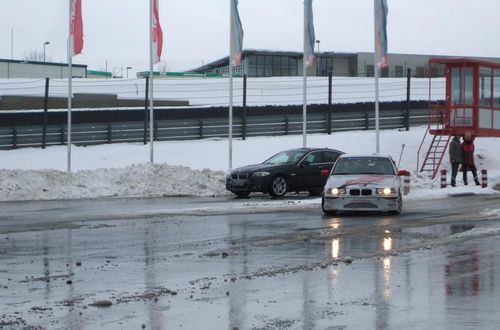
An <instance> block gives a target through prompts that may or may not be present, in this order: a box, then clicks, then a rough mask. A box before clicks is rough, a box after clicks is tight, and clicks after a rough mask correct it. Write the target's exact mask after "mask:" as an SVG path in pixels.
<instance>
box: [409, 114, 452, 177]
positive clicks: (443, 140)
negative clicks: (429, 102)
mask: <svg viewBox="0 0 500 330" xmlns="http://www.w3.org/2000/svg"><path fill="white" fill-rule="evenodd" d="M445 122H446V121H445V114H444V108H443V107H442V106H441V105H439V104H436V105H434V106H432V107H431V108H430V109H429V124H428V126H427V130H426V132H425V135H424V138H423V139H422V143H420V148H419V149H418V155H417V169H418V171H419V172H427V173H429V176H430V177H431V178H432V179H434V178H435V177H436V175H437V174H438V172H439V167H440V166H441V162H442V161H443V158H444V155H445V153H446V150H447V149H448V143H449V142H450V139H451V136H452V132H451V130H449V129H446V128H445V127H444V123H445ZM429 133H430V134H429ZM430 136H432V140H431V142H430V144H429V148H428V149H427V152H425V156H424V158H423V162H422V163H421V162H420V158H421V155H422V153H421V152H422V150H423V147H424V145H427V144H428V142H427V140H428V139H429V138H430Z"/></svg>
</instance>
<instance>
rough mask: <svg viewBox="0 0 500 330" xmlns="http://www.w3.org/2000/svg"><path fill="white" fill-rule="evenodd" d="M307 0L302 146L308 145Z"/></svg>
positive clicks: (303, 68)
mask: <svg viewBox="0 0 500 330" xmlns="http://www.w3.org/2000/svg"><path fill="white" fill-rule="evenodd" d="M307 35H308V31H307V0H305V1H304V55H303V59H302V70H303V91H302V95H303V100H302V102H303V106H302V147H304V148H305V147H307V41H308V40H307Z"/></svg>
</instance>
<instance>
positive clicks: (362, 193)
mask: <svg viewBox="0 0 500 330" xmlns="http://www.w3.org/2000/svg"><path fill="white" fill-rule="evenodd" d="M349 195H351V196H371V195H372V190H371V189H351V190H349Z"/></svg>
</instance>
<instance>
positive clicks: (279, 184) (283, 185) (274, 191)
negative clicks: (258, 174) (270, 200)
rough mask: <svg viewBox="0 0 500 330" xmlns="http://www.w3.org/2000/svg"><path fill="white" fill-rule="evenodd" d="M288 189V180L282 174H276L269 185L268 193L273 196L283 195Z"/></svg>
mask: <svg viewBox="0 0 500 330" xmlns="http://www.w3.org/2000/svg"><path fill="white" fill-rule="evenodd" d="M287 189H288V182H287V181H286V178H285V177H284V176H283V175H277V176H275V177H274V178H272V180H271V183H270V185H269V194H270V195H271V196H273V197H283V196H285V194H286V192H287Z"/></svg>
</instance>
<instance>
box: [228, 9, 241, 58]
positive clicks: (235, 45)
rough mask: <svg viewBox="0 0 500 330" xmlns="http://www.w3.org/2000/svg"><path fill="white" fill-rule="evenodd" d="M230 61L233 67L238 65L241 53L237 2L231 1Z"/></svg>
mask: <svg viewBox="0 0 500 330" xmlns="http://www.w3.org/2000/svg"><path fill="white" fill-rule="evenodd" d="M231 1H232V2H233V3H232V6H231V39H232V47H231V61H232V63H233V65H240V64H241V59H242V51H243V27H242V25H241V19H240V14H239V12H238V0H231Z"/></svg>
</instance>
